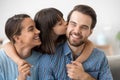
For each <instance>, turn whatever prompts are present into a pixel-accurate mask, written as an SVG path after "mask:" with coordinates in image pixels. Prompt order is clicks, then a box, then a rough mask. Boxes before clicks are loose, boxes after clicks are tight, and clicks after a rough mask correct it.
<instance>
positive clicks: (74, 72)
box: [66, 61, 95, 80]
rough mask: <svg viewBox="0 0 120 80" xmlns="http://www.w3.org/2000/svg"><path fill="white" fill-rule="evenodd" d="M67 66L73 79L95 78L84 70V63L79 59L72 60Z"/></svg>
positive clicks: (88, 79) (87, 79) (89, 79)
mask: <svg viewBox="0 0 120 80" xmlns="http://www.w3.org/2000/svg"><path fill="white" fill-rule="evenodd" d="M66 67H67V73H68V76H69V78H71V79H73V80H95V79H94V78H92V77H91V76H90V75H89V74H88V73H86V72H85V71H84V68H83V66H82V64H81V63H80V62H78V61H72V63H71V64H67V65H66Z"/></svg>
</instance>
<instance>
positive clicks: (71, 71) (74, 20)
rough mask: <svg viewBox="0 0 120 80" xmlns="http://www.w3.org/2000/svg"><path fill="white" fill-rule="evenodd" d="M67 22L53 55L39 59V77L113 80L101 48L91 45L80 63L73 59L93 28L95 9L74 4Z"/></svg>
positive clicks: (46, 55) (42, 78)
mask: <svg viewBox="0 0 120 80" xmlns="http://www.w3.org/2000/svg"><path fill="white" fill-rule="evenodd" d="M67 21H68V27H67V32H66V36H67V41H66V42H65V43H61V44H60V45H58V46H57V48H56V53H55V54H53V55H48V54H45V55H43V56H42V57H41V58H40V61H39V80H70V79H73V80H74V79H75V80H113V79H112V75H111V72H110V68H109V66H108V61H107V58H106V56H105V54H104V52H103V51H101V50H99V49H97V48H94V50H93V51H92V53H91V55H90V56H89V57H88V59H87V60H85V61H84V62H83V63H81V62H78V61H75V60H76V59H77V58H78V57H79V56H81V53H82V51H83V50H84V48H85V47H86V45H85V41H86V40H87V39H88V37H89V36H90V35H91V33H92V31H93V29H94V27H95V24H96V22H97V19H96V13H95V11H94V10H93V9H92V8H91V7H89V6H87V5H77V6H75V7H74V8H73V10H72V11H71V12H70V14H69V15H68V20H67Z"/></svg>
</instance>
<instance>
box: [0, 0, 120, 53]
mask: <svg viewBox="0 0 120 80" xmlns="http://www.w3.org/2000/svg"><path fill="white" fill-rule="evenodd" d="M77 4H87V5H90V6H91V7H93V8H94V9H95V11H96V13H97V15H98V17H97V18H98V22H97V25H96V28H95V31H94V34H92V36H91V37H90V39H91V40H93V41H94V42H95V43H96V44H99V43H98V39H99V38H100V37H99V36H98V35H101V33H102V34H103V33H104V34H103V36H104V37H105V41H106V43H108V44H111V45H112V46H113V47H114V52H115V53H117V54H118V52H119V51H118V49H117V48H118V47H117V46H118V45H117V42H118V41H116V39H115V36H116V34H117V32H118V31H120V26H119V25H120V15H119V14H120V9H119V7H120V5H119V4H120V1H119V0H43V1H42V0H1V1H0V38H2V39H6V36H5V34H4V25H5V22H6V20H7V19H8V18H9V17H10V16H13V15H14V14H17V13H27V14H29V15H30V16H32V18H34V15H35V13H36V12H37V11H39V10H40V9H42V8H46V7H55V8H57V9H59V10H61V11H62V12H63V13H64V18H65V19H66V17H67V15H68V13H69V11H70V10H71V9H72V8H73V7H74V6H75V5H77ZM119 54H120V53H119Z"/></svg>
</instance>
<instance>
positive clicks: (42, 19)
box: [5, 8, 93, 65]
mask: <svg viewBox="0 0 120 80" xmlns="http://www.w3.org/2000/svg"><path fill="white" fill-rule="evenodd" d="M34 21H35V23H36V27H37V29H38V30H40V31H41V34H40V35H39V36H40V38H41V42H42V44H41V46H39V47H38V46H37V47H35V48H34V49H35V50H37V51H38V52H40V53H42V54H54V53H55V48H56V47H57V45H58V44H60V43H62V42H64V41H66V35H65V33H66V29H67V23H66V22H65V21H64V19H63V14H62V13H61V12H60V11H59V10H57V9H55V8H45V9H42V10H40V11H39V12H37V13H36V15H35V18H34ZM86 44H88V47H86V49H84V51H83V53H88V54H89V53H91V51H92V49H93V48H92V47H90V46H93V44H92V43H91V42H90V41H88V42H86ZM5 46H6V47H5V50H6V53H7V55H8V56H9V57H10V58H12V59H13V60H14V61H15V62H16V63H17V64H18V65H22V64H25V63H27V62H26V61H24V60H22V59H21V58H20V57H18V56H17V55H16V54H17V53H16V51H15V49H14V47H13V46H11V45H10V44H7V45H5ZM9 47H10V48H9ZM11 47H12V48H11ZM8 49H9V50H8ZM88 49H89V51H88ZM78 61H79V59H78ZM80 61H82V60H80Z"/></svg>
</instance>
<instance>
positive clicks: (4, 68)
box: [0, 49, 41, 80]
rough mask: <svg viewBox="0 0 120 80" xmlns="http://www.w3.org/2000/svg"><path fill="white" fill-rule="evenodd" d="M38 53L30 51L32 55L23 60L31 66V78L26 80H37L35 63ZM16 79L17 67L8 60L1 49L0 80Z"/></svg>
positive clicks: (38, 56)
mask: <svg viewBox="0 0 120 80" xmlns="http://www.w3.org/2000/svg"><path fill="white" fill-rule="evenodd" d="M40 55H41V54H40V53H39V52H35V51H32V55H31V56H30V57H28V58H26V59H25V60H26V61H28V62H29V63H30V64H32V65H33V67H32V68H31V76H30V77H28V78H27V80H38V67H37V63H38V60H39V58H40ZM17 77H18V66H17V64H16V63H15V62H14V61H13V60H12V59H11V58H9V57H8V56H7V55H6V53H5V51H4V50H3V49H0V80H15V79H16V78H17Z"/></svg>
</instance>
